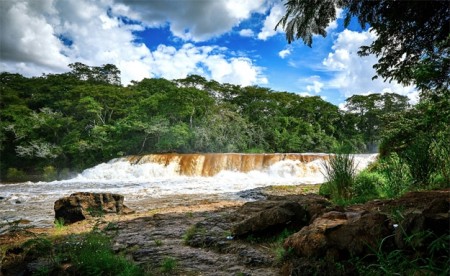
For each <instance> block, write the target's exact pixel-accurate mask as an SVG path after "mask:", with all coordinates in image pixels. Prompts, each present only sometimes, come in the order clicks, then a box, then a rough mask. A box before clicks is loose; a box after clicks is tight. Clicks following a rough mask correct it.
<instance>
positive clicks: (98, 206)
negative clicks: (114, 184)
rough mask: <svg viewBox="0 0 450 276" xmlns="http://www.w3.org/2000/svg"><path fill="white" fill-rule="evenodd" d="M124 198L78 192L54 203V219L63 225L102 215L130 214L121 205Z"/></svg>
mask: <svg viewBox="0 0 450 276" xmlns="http://www.w3.org/2000/svg"><path fill="white" fill-rule="evenodd" d="M123 200H124V197H123V195H119V194H112V193H87V192H79V193H74V194H71V195H70V196H68V197H63V198H60V199H58V200H57V201H56V202H55V205H54V209H55V219H56V220H62V221H63V222H64V224H72V223H74V222H77V221H81V220H85V219H91V218H93V217H100V216H103V215H104V214H125V215H126V214H131V213H133V212H134V211H133V210H131V209H130V208H128V207H127V206H125V205H124V204H123Z"/></svg>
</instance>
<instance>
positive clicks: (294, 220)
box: [232, 201, 309, 236]
mask: <svg viewBox="0 0 450 276" xmlns="http://www.w3.org/2000/svg"><path fill="white" fill-rule="evenodd" d="M308 221H309V217H308V213H307V212H306V210H305V208H303V207H302V206H301V205H300V204H298V203H297V202H293V201H281V202H279V203H278V204H277V205H275V206H273V207H271V208H267V209H263V210H262V211H260V212H258V213H256V214H255V215H253V216H251V217H249V218H247V219H245V220H244V221H242V222H240V223H238V224H236V225H235V226H234V227H233V229H232V233H233V235H235V236H244V235H248V234H251V233H258V232H262V231H267V230H271V229H273V228H278V230H282V229H284V228H285V227H287V226H290V224H291V225H294V224H296V225H305V224H306V223H307V222H308Z"/></svg>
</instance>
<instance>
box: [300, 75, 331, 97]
mask: <svg viewBox="0 0 450 276" xmlns="http://www.w3.org/2000/svg"><path fill="white" fill-rule="evenodd" d="M297 83H298V86H299V87H305V89H306V91H305V92H303V93H306V94H308V95H311V93H315V94H319V93H320V92H321V91H322V88H323V87H324V86H325V84H324V83H323V82H322V80H321V78H320V76H317V75H314V76H311V77H307V78H300V79H298V80H297Z"/></svg>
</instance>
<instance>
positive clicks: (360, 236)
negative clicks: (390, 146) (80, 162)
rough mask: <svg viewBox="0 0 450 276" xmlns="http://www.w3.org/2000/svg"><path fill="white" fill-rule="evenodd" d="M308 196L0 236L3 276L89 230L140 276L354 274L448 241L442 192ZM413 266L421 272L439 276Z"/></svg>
mask: <svg viewBox="0 0 450 276" xmlns="http://www.w3.org/2000/svg"><path fill="white" fill-rule="evenodd" d="M306 188H308V189H309V190H306V191H305V189H306ZM312 189H313V190H311V187H301V186H297V187H278V188H265V189H258V190H253V191H248V192H246V193H243V194H242V196H245V197H250V198H254V199H257V200H255V201H251V202H247V203H245V204H244V203H242V202H236V201H206V200H203V201H199V202H192V203H191V204H189V205H186V206H177V207H170V208H164V209H156V210H153V211H151V212H146V213H135V214H128V215H120V216H117V215H105V216H102V217H96V218H92V219H89V220H84V221H80V222H76V223H74V224H72V225H70V226H67V227H64V229H63V230H57V229H23V227H19V226H20V225H18V226H17V227H16V229H11V230H10V231H5V232H6V233H3V234H2V235H1V236H0V245H1V248H2V249H3V250H2V252H3V254H2V273H3V274H4V275H20V274H23V273H30V272H32V270H33V267H36V263H39V260H36V258H34V259H33V258H30V256H27V252H26V250H23V249H22V247H21V244H22V243H23V242H24V241H25V240H27V239H31V238H35V237H37V236H52V235H59V236H61V235H69V234H71V233H81V232H84V231H91V230H92V228H93V227H95V228H96V229H99V230H101V231H102V232H104V233H106V234H107V235H108V236H110V237H111V238H112V241H113V250H114V251H115V252H116V253H117V254H122V255H124V256H127V258H129V259H130V260H133V261H134V262H136V263H138V264H139V265H140V266H141V268H142V269H143V271H145V273H146V274H148V275H160V274H162V272H161V271H162V270H161V265H162V264H163V263H164V262H165V261H167V260H173V262H174V263H176V265H174V267H172V269H171V270H170V273H169V274H170V275H313V274H320V275H339V274H341V275H350V274H352V275H355V274H358V273H360V270H361V269H362V268H360V267H358V266H359V265H361V266H368V265H370V264H376V263H377V262H379V260H378V259H377V256H376V254H374V251H378V253H379V254H389V253H391V252H404V254H405V256H404V257H405V258H408V257H409V256H411V255H413V257H414V260H418V259H420V258H422V259H424V260H425V259H426V258H429V257H433V256H430V254H431V253H430V252H429V244H430V242H434V241H436V240H438V239H439V238H440V239H442V240H443V242H445V241H447V242H448V241H449V240H448V239H449V236H450V235H449V227H450V222H449V212H450V211H449V210H450V190H448V189H447V190H440V191H425V192H414V193H408V194H406V195H405V196H403V197H401V198H399V199H397V200H375V201H371V202H368V203H366V204H361V205H353V206H349V207H346V208H342V207H338V206H334V205H333V204H332V203H330V202H329V201H328V200H327V199H325V198H323V197H321V196H318V195H317V194H316V193H314V188H312ZM311 192H313V193H311ZM400 230H401V231H400ZM444 244H445V243H444ZM447 245H448V243H447ZM448 252H449V249H448V247H445V246H444V247H442V246H441V248H436V249H435V251H433V252H432V254H434V256H436V259H435V260H434V261H435V263H437V264H438V265H439V264H441V265H442V264H445V265H448V261H447V263H445V261H443V260H445V259H443V258H445V257H446V258H447V259H448V257H449V254H448ZM426 255H428V256H426ZM41 261H42V260H41ZM405 261H408V260H405ZM377 265H378V264H377ZM420 265H421V264H420V263H419V264H418V266H417V267H420V270H421V273H425V274H432V275H433V274H439V273H436V271H433V268H423V266H420ZM410 267H411V269H417V267H416V266H413V265H411V266H410ZM442 270H443V271H444V270H445V268H442ZM410 272H413V271H410ZM437 272H439V271H437ZM61 273H62V274H64V270H62V272H61ZM61 273H60V274H61ZM405 273H406V272H405ZM68 274H70V273H68ZM407 274H409V272H408V273H407Z"/></svg>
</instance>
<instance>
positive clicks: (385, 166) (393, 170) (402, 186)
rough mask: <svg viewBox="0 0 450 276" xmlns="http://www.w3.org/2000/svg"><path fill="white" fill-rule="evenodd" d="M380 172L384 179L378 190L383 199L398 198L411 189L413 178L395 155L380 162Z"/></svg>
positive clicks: (406, 165)
mask: <svg viewBox="0 0 450 276" xmlns="http://www.w3.org/2000/svg"><path fill="white" fill-rule="evenodd" d="M380 170H381V172H382V173H383V175H384V176H385V177H386V181H385V182H384V185H382V186H381V190H380V192H381V194H382V195H383V196H384V197H388V198H393V197H398V196H401V195H402V194H404V193H405V192H407V191H408V190H410V189H411V187H412V182H413V178H412V176H411V172H410V168H409V166H408V164H407V163H406V162H404V160H402V159H401V158H400V157H399V156H398V155H397V154H396V153H391V154H390V155H389V156H388V157H387V158H385V159H384V160H382V162H381V164H380Z"/></svg>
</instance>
